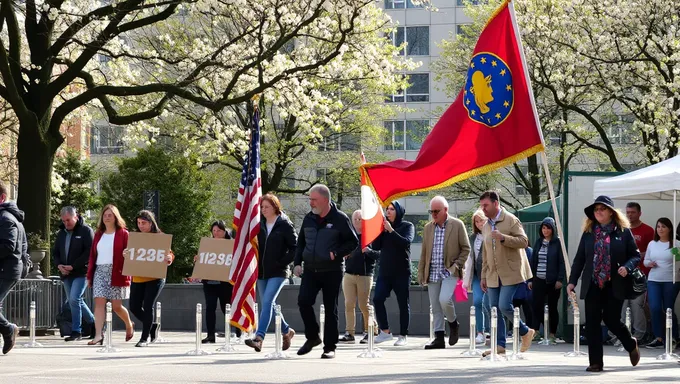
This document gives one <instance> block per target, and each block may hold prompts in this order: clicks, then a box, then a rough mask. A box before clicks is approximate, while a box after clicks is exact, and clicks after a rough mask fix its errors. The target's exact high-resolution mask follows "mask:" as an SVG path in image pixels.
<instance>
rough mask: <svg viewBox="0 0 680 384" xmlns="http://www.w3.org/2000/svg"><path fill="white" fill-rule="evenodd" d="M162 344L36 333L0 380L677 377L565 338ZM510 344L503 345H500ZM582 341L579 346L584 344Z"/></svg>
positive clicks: (0, 371)
mask: <svg viewBox="0 0 680 384" xmlns="http://www.w3.org/2000/svg"><path fill="white" fill-rule="evenodd" d="M163 337H164V338H166V339H168V340H169V343H167V344H156V345H153V344H152V345H151V346H149V347H146V348H135V347H134V342H136V341H137V340H136V339H135V340H134V342H133V341H130V342H129V343H124V342H123V340H124V333H123V332H116V333H114V346H115V347H116V348H119V349H120V352H118V353H114V354H103V353H97V352H96V351H97V349H99V348H100V347H89V346H86V345H84V344H85V343H86V341H82V342H78V343H77V344H71V343H68V344H67V343H65V342H63V341H61V339H59V338H56V337H44V338H39V339H38V341H39V342H40V343H42V344H43V345H44V347H43V348H40V349H26V348H22V347H21V345H22V344H24V343H26V342H27V338H24V337H22V338H20V340H18V343H17V347H16V348H15V349H14V350H12V352H10V353H9V354H8V355H5V356H2V355H0V383H2V384H14V383H20V384H29V383H50V384H61V383H64V384H66V383H68V384H72V383H149V384H150V383H305V384H306V383H374V382H381V383H428V384H429V383H521V382H522V381H526V380H527V379H529V380H531V381H532V383H558V382H559V383H617V384H621V383H634V382H654V383H677V382H678V381H680V364H678V363H677V362H658V361H656V360H655V357H656V356H657V355H658V354H661V353H663V350H645V349H642V350H641V352H642V360H641V361H640V364H639V365H638V366H637V367H631V366H630V363H629V360H628V355H627V354H626V353H621V352H617V351H616V349H615V348H614V347H605V372H604V373H602V374H589V373H586V372H585V367H586V366H587V365H588V359H587V357H581V358H566V357H563V353H564V352H568V351H571V349H572V348H573V346H572V345H571V344H560V345H557V346H549V347H547V346H540V345H536V344H534V345H533V346H532V348H531V350H530V351H528V352H527V353H525V356H526V358H527V359H526V360H523V361H518V362H514V361H506V362H500V363H495V364H492V363H489V362H485V361H480V360H479V359H477V358H465V357H462V356H461V355H460V354H461V352H463V351H465V350H466V349H467V345H468V341H467V340H466V339H461V340H460V342H459V344H458V345H456V346H455V347H452V348H448V349H446V350H433V351H425V350H423V349H422V346H423V345H424V344H425V343H426V342H427V340H426V339H425V338H422V337H413V338H409V345H408V346H407V347H394V346H392V345H391V344H390V345H380V347H381V348H383V352H384V356H383V357H382V358H380V359H359V358H357V355H358V354H359V353H360V352H361V351H362V350H363V349H364V348H365V346H364V345H359V344H355V345H343V344H340V345H339V346H338V351H337V356H336V358H335V359H334V360H321V359H320V358H319V357H320V356H321V352H322V349H321V347H317V348H315V349H314V350H313V351H312V352H311V353H310V354H308V355H306V356H297V355H296V354H295V352H296V351H297V348H299V347H300V346H301V345H302V343H303V342H304V335H298V336H296V337H295V339H294V340H293V346H292V347H291V349H290V350H289V351H288V352H289V355H290V359H288V360H267V359H265V355H266V354H267V353H269V352H271V351H273V342H274V337H273V335H267V338H266V340H265V347H264V349H263V351H262V352H261V353H256V352H255V351H253V350H251V349H250V348H248V347H246V346H245V345H239V346H236V348H237V352H235V353H231V354H218V353H216V352H215V349H217V348H218V347H219V346H220V344H219V342H220V341H223V339H218V344H209V345H207V346H206V345H204V346H203V347H204V350H207V351H210V352H213V354H212V355H209V356H200V357H196V356H186V355H185V353H186V352H187V351H189V350H192V349H194V335H193V334H190V333H168V332H164V333H163ZM508 348H509V349H511V348H512V347H511V345H509V346H508ZM586 349H587V348H586V346H584V350H586Z"/></svg>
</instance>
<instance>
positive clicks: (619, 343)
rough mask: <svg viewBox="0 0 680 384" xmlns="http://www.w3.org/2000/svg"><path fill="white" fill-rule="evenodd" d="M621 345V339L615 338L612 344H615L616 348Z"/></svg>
mask: <svg viewBox="0 0 680 384" xmlns="http://www.w3.org/2000/svg"><path fill="white" fill-rule="evenodd" d="M622 345H623V343H621V340H616V342H615V343H614V346H615V347H616V348H618V347H620V346H622Z"/></svg>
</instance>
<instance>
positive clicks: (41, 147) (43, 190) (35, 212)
mask: <svg viewBox="0 0 680 384" xmlns="http://www.w3.org/2000/svg"><path fill="white" fill-rule="evenodd" d="M58 147H59V146H58V145H57V146H54V145H50V143H48V142H45V141H43V140H42V139H41V137H40V134H39V132H38V129H36V127H23V126H21V127H20V128H19V142H18V146H17V159H18V165H19V198H18V199H17V204H18V205H19V208H20V209H22V210H23V211H24V213H25V218H24V227H25V228H26V233H38V234H41V235H42V236H43V238H44V239H45V240H47V241H49V237H50V231H49V228H50V195H51V192H52V164H53V162H54V155H55V153H56V148H58ZM50 256H51V255H50V253H49V252H47V255H46V256H45V259H43V261H42V263H41V269H42V272H43V275H44V276H49V275H50V264H51V263H50Z"/></svg>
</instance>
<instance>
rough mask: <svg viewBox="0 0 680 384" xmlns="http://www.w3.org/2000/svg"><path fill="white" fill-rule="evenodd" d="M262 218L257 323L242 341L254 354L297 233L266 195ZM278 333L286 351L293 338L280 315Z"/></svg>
mask: <svg viewBox="0 0 680 384" xmlns="http://www.w3.org/2000/svg"><path fill="white" fill-rule="evenodd" d="M260 211H261V212H262V218H261V221H260V233H259V234H258V235H257V242H258V244H259V256H258V257H259V259H258V263H257V276H258V277H257V291H258V294H259V296H260V320H259V324H258V325H257V332H256V335H255V338H254V339H252V340H246V345H247V346H249V347H251V348H253V349H255V350H256V351H257V352H260V351H261V350H262V341H263V340H264V337H265V334H266V333H267V328H269V323H270V322H271V319H272V312H273V311H274V306H275V305H276V298H277V297H278V296H279V292H281V288H283V283H284V282H285V281H286V278H287V277H288V264H290V263H292V262H293V258H294V257H295V249H296V246H297V234H296V233H295V228H294V227H293V223H292V222H291V221H290V219H289V218H288V216H286V214H285V213H283V211H282V210H281V202H280V201H279V199H278V198H277V197H276V196H275V195H273V194H271V193H268V194H266V195H264V196H262V200H261V203H260ZM281 333H282V334H283V347H282V349H283V350H284V351H285V350H287V349H288V348H290V341H291V339H292V338H293V336H295V331H294V330H293V328H291V327H289V326H288V323H286V321H285V320H284V319H283V316H281Z"/></svg>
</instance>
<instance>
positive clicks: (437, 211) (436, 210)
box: [427, 209, 441, 215]
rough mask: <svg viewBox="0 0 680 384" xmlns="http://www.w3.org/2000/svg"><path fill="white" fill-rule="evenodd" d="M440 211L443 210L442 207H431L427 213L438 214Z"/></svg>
mask: <svg viewBox="0 0 680 384" xmlns="http://www.w3.org/2000/svg"><path fill="white" fill-rule="evenodd" d="M439 212H441V209H430V210H428V211H427V213H429V214H430V215H436V214H438V213H439Z"/></svg>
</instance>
